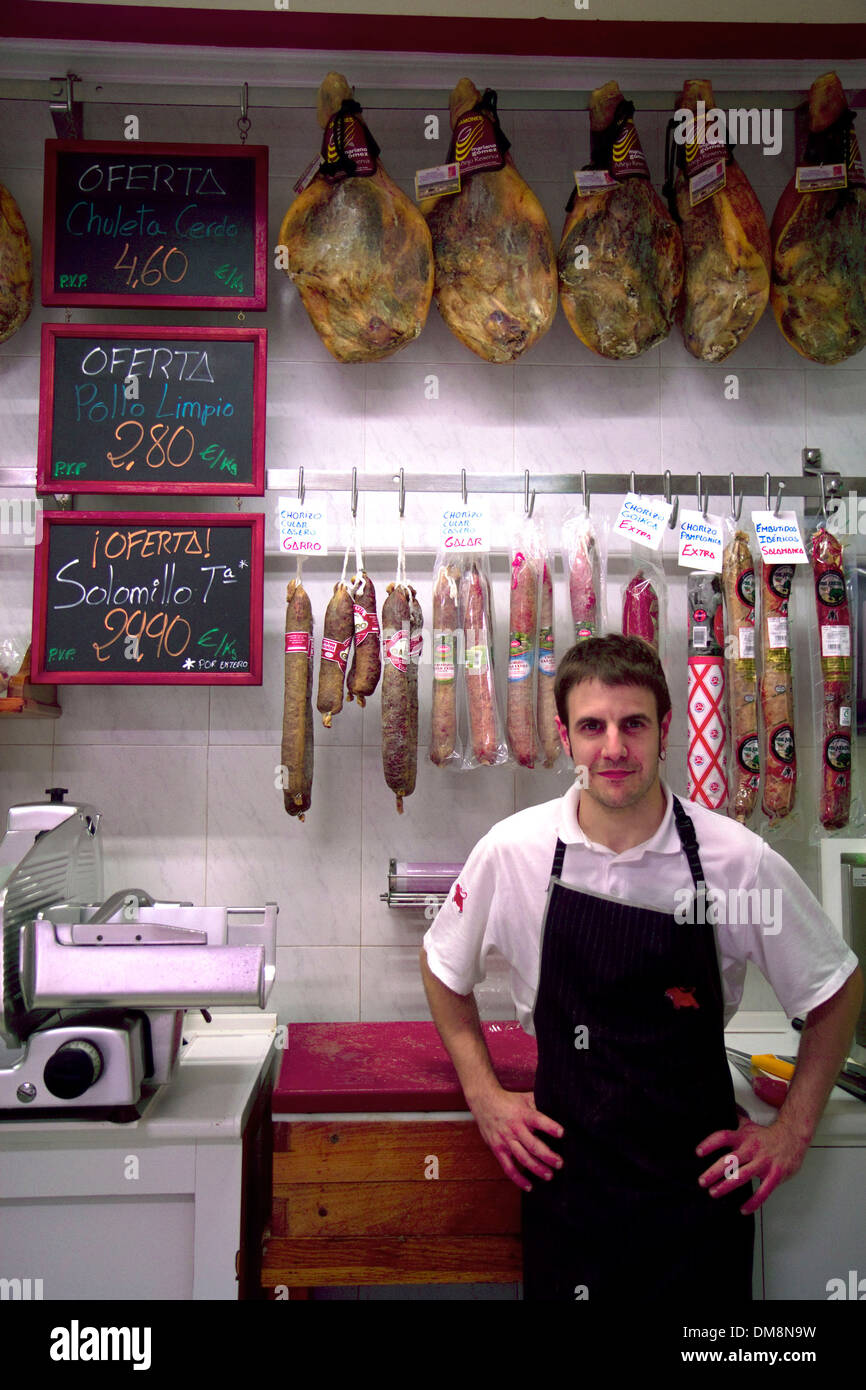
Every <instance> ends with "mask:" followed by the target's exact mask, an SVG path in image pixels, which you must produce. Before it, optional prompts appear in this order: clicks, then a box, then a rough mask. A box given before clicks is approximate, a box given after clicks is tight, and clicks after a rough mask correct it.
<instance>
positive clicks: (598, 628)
mask: <svg viewBox="0 0 866 1390" xmlns="http://www.w3.org/2000/svg"><path fill="white" fill-rule="evenodd" d="M562 563H563V567H564V569H565V573H566V574H567V576H568V597H569V602H570V605H571V617H572V621H573V623H574V641H575V642H581V641H583V640H584V639H585V638H587V637H600V636H601V634H602V632H603V631H604V627H605V615H604V580H605V575H604V569H605V566H604V557H603V553H602V548H601V546H600V544H599V539H598V535H597V533H596V529H595V527H594V525H593V523H592V521H591V519H590V515H589V512H588V510H587V509H586V507H580V508H578V509H577V510H574V511H571V512H569V513H568V514H567V515H566V518H565V520H564V522H563V524H562Z"/></svg>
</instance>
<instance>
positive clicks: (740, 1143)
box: [696, 1116, 809, 1216]
mask: <svg viewBox="0 0 866 1390" xmlns="http://www.w3.org/2000/svg"><path fill="white" fill-rule="evenodd" d="M808 1147H809V1146H808V1144H807V1143H805V1144H804V1142H803V1140H802V1138H801V1137H800V1136H799V1135H797V1134H796V1133H794V1132H793V1131H792V1129H791V1128H790V1127H789V1126H788V1125H787V1124H786V1123H785V1121H784V1120H783V1119H782V1118H781V1116H780V1118H779V1119H778V1120H776V1121H774V1123H773V1124H770V1125H759V1124H756V1123H755V1121H754V1120H750V1119H748V1117H743V1118H742V1119H741V1120H740V1123H739V1125H738V1126H737V1128H736V1129H718V1130H716V1131H715V1132H714V1133H713V1134H709V1135H708V1136H707V1138H706V1139H704V1140H702V1142H701V1143H700V1144H698V1147H697V1150H696V1152H697V1153H698V1154H699V1155H700V1156H701V1157H702V1158H703V1157H704V1156H705V1155H706V1154H710V1153H714V1152H715V1151H716V1150H717V1149H721V1148H727V1149H729V1150H730V1152H729V1153H726V1154H725V1155H724V1157H723V1158H719V1159H717V1160H716V1162H715V1163H714V1164H713V1165H712V1167H710V1168H708V1169H707V1170H706V1172H705V1173H702V1174H701V1176H700V1178H699V1179H698V1181H699V1182H700V1184H701V1186H702V1187H706V1188H708V1189H709V1192H710V1196H711V1197H725V1196H727V1194H728V1193H729V1192H733V1191H734V1189H735V1188H737V1187H741V1186H742V1185H743V1184H744V1183H747V1182H750V1181H751V1180H752V1178H758V1179H759V1180H760V1186H759V1187H758V1189H757V1191H755V1192H754V1193H753V1194H752V1196H751V1197H750V1198H749V1200H748V1201H747V1202H746V1203H745V1204H744V1205H743V1206H742V1207H740V1211H741V1212H742V1213H743V1215H744V1216H749V1215H750V1214H751V1213H752V1212H753V1211H757V1210H758V1207H760V1206H762V1205H763V1203H764V1202H766V1200H767V1198H768V1197H769V1195H770V1193H771V1192H774V1191H775V1190H776V1188H777V1187H778V1186H779V1184H780V1183H783V1182H785V1181H786V1180H787V1179H788V1178H792V1177H793V1176H794V1174H795V1173H796V1172H797V1170H798V1169H799V1167H800V1165H801V1163H802V1162H803V1159H804V1158H805V1156H806V1150H807V1149H808ZM732 1159H734V1160H736V1162H735V1163H734V1164H733V1165H732V1163H731V1160H732ZM732 1167H733V1168H734V1171H733V1172H731V1168H732Z"/></svg>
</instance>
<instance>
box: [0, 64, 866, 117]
mask: <svg viewBox="0 0 866 1390" xmlns="http://www.w3.org/2000/svg"><path fill="white" fill-rule="evenodd" d="M238 72H239V74H240V77H239V78H238V79H237V80H235V79H231V80H229V79H225V80H223V81H220V82H204V83H199V82H192V81H190V80H188V79H187V80H186V81H181V80H180V79H177V78H174V79H172V78H162V79H160V78H154V80H153V81H149V82H146V83H142V82H126V81H124V80H123V79H113V80H109V81H104V82H93V81H88V80H79V81H77V82H76V84H75V99H76V101H80V102H83V103H84V104H85V105H97V106H98V105H116V104H117V103H124V104H128V105H134V106H165V105H166V101H167V98H171V100H170V103H169V104H171V105H173V106H181V107H183V106H216V107H228V108H233V107H236V106H237V105H238V102H239V92H240V89H241V85H242V76H243V74H242V67H241V65H240V64H239V67H238ZM318 86H319V84H318V82H313V83H310V84H309V85H307V84H304V85H302V86H290V85H287V84H285V83H284V84H281V85H279V86H277V85H271V84H269V83H256V82H255V81H253V82H250V83H249V105H250V111H251V113H252V114H253V115H254V114H255V112H256V111H257V110H259V111H265V110H267V109H268V108H273V109H277V110H278V109H290V110H305V111H309V110H311V109H312V108H314V107H315V101H316V93H317V91H318ZM680 90H681V88H677V89H674V88H673V87H671V88H670V89H669V90H667V91H639V90H638V91H635V90H634V89H632V88H630V89H629V98H630V100H632V101H633V102H634V104H635V107H636V109H637V110H638V111H661V112H664V113H665V114H670V113H671V112H672V111H673V110H674V107H675V106H676V104H677V100H678V97H679V92H680ZM450 91H451V89H450V88H448V87H426V88H425V87H415V88H412V89H407V88H406V87H397V86H394V87H389V86H379V85H376V86H369V87H368V86H364V85H363V84H361V83H359V84H357V86H356V96H357V98H358V100H359V101H360V102H361V104H362V105H363V106H364V108H365V109H366V110H369V111H373V110H377V111H382V110H384V111H389V110H390V111H404V110H410V111H411V110H425V111H426V110H428V109H429V108H430V107H433V108H434V109H436V110H441V111H447V110H448V98H449V96H450ZM497 91H498V94H499V110H500V111H509V110H510V111H580V112H584V111H585V110H586V107H587V102H588V100H589V96H590V89H589V88H588V87H586V88H575V89H574V90H563V89H556V90H553V89H549V90H544V91H540V90H534V91H533V90H530V89H526V88H522V89H517V88H516V87H507V86H505V85H504V84H501V83H500V84H499V85H498V87H497ZM59 95H60V91H59V84H58V82H57V80H51V79H49V78H45V79H44V80H39V79H35V78H14V77H6V76H0V100H3V101H44V102H50V101H56V100H57V99H58V96H59ZM806 95H807V93H806V92H805V91H804V90H797V89H794V88H786V89H781V90H758V89H757V88H756V89H753V90H750V91H738V90H733V89H731V90H727V91H725V90H720V91H716V92H715V93H714V99H715V104H716V106H717V107H721V108H722V110H725V111H727V110H730V109H732V108H734V109H741V108H747V109H750V108H752V107H758V108H763V109H773V110H776V109H779V110H782V111H794V110H796V108H797V107H798V106H800V105H802V103H803V101H804V100H805V99H806ZM848 102H849V105H850V106H852V107H854V108H866V91H863V90H861V91H857V90H853V91H851V92H850V93H849V95H848Z"/></svg>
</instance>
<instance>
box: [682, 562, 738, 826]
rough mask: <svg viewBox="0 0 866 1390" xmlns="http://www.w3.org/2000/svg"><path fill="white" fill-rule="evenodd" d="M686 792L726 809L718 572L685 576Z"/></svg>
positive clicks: (700, 802) (701, 803) (715, 807)
mask: <svg viewBox="0 0 866 1390" xmlns="http://www.w3.org/2000/svg"><path fill="white" fill-rule="evenodd" d="M686 583H687V586H688V588H687V608H688V624H689V629H688V652H689V658H688V659H689V676H688V717H689V746H688V758H687V762H688V794H689V800H690V801H696V802H697V803H698V805H699V806H708V807H709V809H710V810H711V811H724V809H725V807H726V805H727V801H728V778H727V733H726V729H725V664H724V640H725V639H724V620H723V611H722V584H721V577H720V576H719V575H718V574H709V573H703V572H702V571H700V570H693V571H692V572H691V573H690V574H689V575H688V576H687V580H686Z"/></svg>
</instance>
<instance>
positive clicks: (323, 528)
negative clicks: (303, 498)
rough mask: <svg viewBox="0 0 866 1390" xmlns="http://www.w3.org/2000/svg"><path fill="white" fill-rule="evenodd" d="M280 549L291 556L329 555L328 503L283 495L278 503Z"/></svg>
mask: <svg viewBox="0 0 866 1390" xmlns="http://www.w3.org/2000/svg"><path fill="white" fill-rule="evenodd" d="M277 527H278V528H279V532H280V550H282V551H285V553H286V554H289V555H327V553H328V522H327V516H326V514H325V508H324V506H321V507H317V506H314V505H311V504H310V503H308V502H299V501H298V499H297V497H280V498H279V500H278V502H277Z"/></svg>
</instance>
